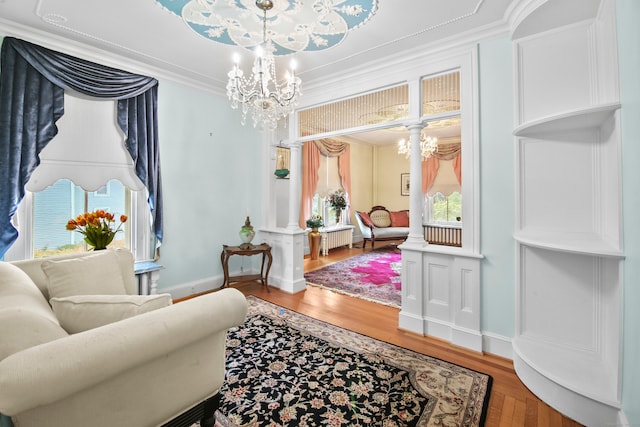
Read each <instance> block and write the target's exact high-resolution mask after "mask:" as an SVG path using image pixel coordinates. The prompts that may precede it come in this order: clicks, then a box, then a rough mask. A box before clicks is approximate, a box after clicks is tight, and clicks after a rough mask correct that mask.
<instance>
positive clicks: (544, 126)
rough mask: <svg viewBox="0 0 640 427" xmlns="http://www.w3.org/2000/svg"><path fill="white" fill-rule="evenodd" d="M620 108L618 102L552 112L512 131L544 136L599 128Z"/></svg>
mask: <svg viewBox="0 0 640 427" xmlns="http://www.w3.org/2000/svg"><path fill="white" fill-rule="evenodd" d="M619 108H620V103H619V102H615V103H609V104H604V105H596V106H589V107H586V108H580V109H576V110H573V111H567V112H564V113H561V114H553V115H551V116H547V117H543V118H541V119H537V120H532V121H530V122H528V123H524V124H522V125H520V126H518V127H517V128H515V130H514V131H513V134H514V135H515V136H521V137H531V138H544V136H545V135H552V134H558V133H562V132H567V131H572V130H578V129H589V128H599V127H601V126H602V125H603V124H604V123H605V122H606V121H607V120H609V119H610V118H611V117H612V115H613V114H614V113H615V112H616V110H618V109H619Z"/></svg>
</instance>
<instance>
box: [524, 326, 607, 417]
mask: <svg viewBox="0 0 640 427" xmlns="http://www.w3.org/2000/svg"><path fill="white" fill-rule="evenodd" d="M513 348H514V352H515V353H516V354H517V355H519V357H521V358H522V359H524V360H525V362H526V363H527V364H528V365H529V366H531V367H533V368H534V369H535V370H536V371H537V372H539V373H540V374H542V375H544V376H545V377H547V378H549V379H550V380H551V381H553V382H555V383H556V384H558V385H559V386H561V387H563V388H566V389H567V390H570V391H573V392H574V393H579V394H580V395H582V396H584V397H586V398H588V399H591V400H594V401H597V402H601V403H603V404H605V405H609V406H612V407H614V408H619V407H620V403H619V402H618V401H617V391H618V390H617V385H618V384H617V379H616V375H615V374H616V373H615V372H609V371H608V367H607V364H606V362H605V361H603V360H602V359H601V358H599V357H598V355H597V354H591V357H581V358H567V355H568V353H570V352H571V350H570V349H566V348H563V347H562V346H559V345H557V344H555V343H545V342H540V341H539V340H532V339H528V338H522V337H521V338H518V339H516V340H515V341H514V343H513ZM540 350H544V351H540ZM585 372H589V374H588V375H585V374H584V373H585Z"/></svg>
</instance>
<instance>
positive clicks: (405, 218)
mask: <svg viewBox="0 0 640 427" xmlns="http://www.w3.org/2000/svg"><path fill="white" fill-rule="evenodd" d="M389 216H390V217H391V226H392V227H408V226H409V215H408V213H407V212H406V211H400V212H389Z"/></svg>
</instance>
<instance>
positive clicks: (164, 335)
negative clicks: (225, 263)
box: [0, 251, 247, 427]
mask: <svg viewBox="0 0 640 427" xmlns="http://www.w3.org/2000/svg"><path fill="white" fill-rule="evenodd" d="M102 252H104V254H97V253H96V254H92V255H86V257H98V258H100V257H111V258H113V255H114V254H115V255H116V256H117V257H118V259H119V261H118V265H119V266H120V270H119V271H111V276H110V278H109V279H113V280H114V281H117V278H116V276H117V275H118V274H120V273H122V274H123V280H124V281H125V282H127V281H130V282H131V283H133V284H134V285H135V278H134V277H133V259H132V257H131V254H130V253H129V252H128V251H122V252H126V253H122V252H118V251H102ZM65 259H76V258H65ZM88 259H89V260H90V261H95V259H91V258H88ZM43 262H44V261H42V260H32V261H22V262H16V263H15V264H13V263H6V262H0V413H2V414H4V415H5V416H6V417H10V419H11V420H13V422H14V423H15V425H16V426H21V427H22V426H27V427H29V426H34V427H35V426H38V427H43V426H52V427H58V426H60V427H62V426H64V427H76V426H77V427H80V426H83V427H84V426H87V425H91V426H104V427H113V426H119V427H125V426H130V427H144V426H160V425H165V424H166V425H189V423H192V422H195V421H201V423H202V425H203V426H208V425H211V426H212V425H213V413H214V411H215V409H216V408H217V402H218V399H219V394H218V393H219V390H220V387H221V386H222V384H223V381H224V374H225V372H224V371H225V370H224V363H225V340H226V331H227V329H229V328H230V327H233V326H236V325H239V324H241V323H242V322H243V321H244V319H245V316H246V311H247V303H246V299H245V297H244V296H243V295H242V293H241V292H239V291H238V290H236V289H224V290H222V291H218V292H215V293H212V294H208V295H204V296H200V297H197V298H193V299H190V300H187V301H184V302H181V303H179V304H172V305H168V306H166V305H165V306H162V307H161V308H155V307H152V308H150V310H151V311H147V312H143V313H142V314H135V313H133V314H134V315H131V314H126V315H125V316H124V317H126V316H129V315H130V316H131V317H126V318H124V319H121V318H122V317H123V316H122V315H121V310H119V309H118V308H114V307H111V306H112V305H113V301H114V300H117V299H118V297H117V296H114V295H111V296H108V297H104V296H102V297H100V298H97V300H98V301H97V302H96V301H95V300H93V298H92V296H91V295H86V296H84V297H83V298H84V299H83V298H80V300H79V302H78V300H77V299H74V298H71V300H72V301H71V302H70V303H69V301H68V300H65V303H69V304H70V305H71V307H72V308H71V309H72V310H80V312H83V311H88V312H90V311H91V310H97V311H101V310H102V312H101V314H100V316H101V317H102V318H104V319H107V318H108V317H109V315H110V314H109V312H114V313H115V315H114V319H115V321H113V322H109V323H106V324H103V325H102V326H97V327H94V326H93V325H92V326H91V327H89V328H88V329H86V330H84V331H82V332H77V333H69V331H67V330H65V328H64V327H63V325H65V324H66V323H68V320H65V321H63V322H60V321H59V316H58V315H56V312H55V311H54V310H53V309H52V307H51V306H50V305H49V303H48V302H47V298H48V297H49V295H48V292H49V291H50V290H51V289H53V288H55V286H53V288H51V287H50V285H51V281H52V280H54V279H52V277H53V276H51V277H47V274H43V268H42V263H43ZM71 264H73V263H71ZM68 267H69V266H68V265H66V266H65V272H64V274H67V273H68V272H70V271H73V270H74V268H68ZM27 273H29V274H27ZM30 274H31V276H30ZM81 276H82V273H78V274H77V275H76V276H73V275H71V276H68V278H73V277H75V278H76V279H77V278H81V279H82V280H83V281H86V277H81ZM54 281H55V280H54ZM85 284H86V283H85ZM86 285H87V286H91V284H86ZM124 286H125V287H127V285H124ZM91 292H93V291H91ZM124 297H125V298H124V299H125V300H126V302H125V303H123V305H124V306H125V307H126V310H129V311H131V310H132V308H131V307H130V305H131V303H130V302H129V301H130V300H131V298H127V295H124ZM137 297H138V296H134V298H133V300H136V299H139V298H137ZM54 298H55V297H54ZM58 298H60V299H63V300H64V299H65V297H58ZM101 298H102V299H106V300H108V301H109V302H106V303H105V302H104V301H100V299H101ZM150 298H151V299H153V298H156V299H158V297H153V296H151V297H150ZM160 299H162V297H160ZM87 300H93V301H89V302H87ZM105 304H106V305H108V306H109V307H108V308H107V309H106V310H105V309H104V307H103V306H104V305H105ZM135 304H136V303H134V305H135ZM116 305H118V304H116ZM143 305H144V304H143ZM160 305H163V303H161V304H160ZM85 306H86V307H85ZM78 307H81V308H78ZM68 309H69V307H65V308H63V309H62V310H68ZM57 310H60V309H59V308H58V309H57ZM135 310H136V309H133V311H135ZM144 310H145V309H143V310H142V311H144ZM105 312H106V313H107V314H105ZM58 314H61V313H60V312H59V313H58ZM68 318H69V319H77V317H76V316H68ZM86 318H87V319H90V318H91V316H87V317H86ZM120 319H121V320H120ZM102 322H103V323H104V320H103V321H102ZM72 323H73V322H72ZM77 323H78V322H76V324H75V325H74V327H81V326H82V325H78V324H77ZM80 323H81V322H80ZM68 327H69V326H68ZM5 420H6V418H5Z"/></svg>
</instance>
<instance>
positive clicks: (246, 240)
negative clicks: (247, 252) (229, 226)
mask: <svg viewBox="0 0 640 427" xmlns="http://www.w3.org/2000/svg"><path fill="white" fill-rule="evenodd" d="M255 235H256V232H255V231H253V226H252V225H251V220H250V219H249V216H247V219H245V221H244V225H243V226H242V228H240V240H242V244H241V245H240V247H241V248H243V249H247V248H250V247H251V241H252V240H253V238H254V237H255Z"/></svg>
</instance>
